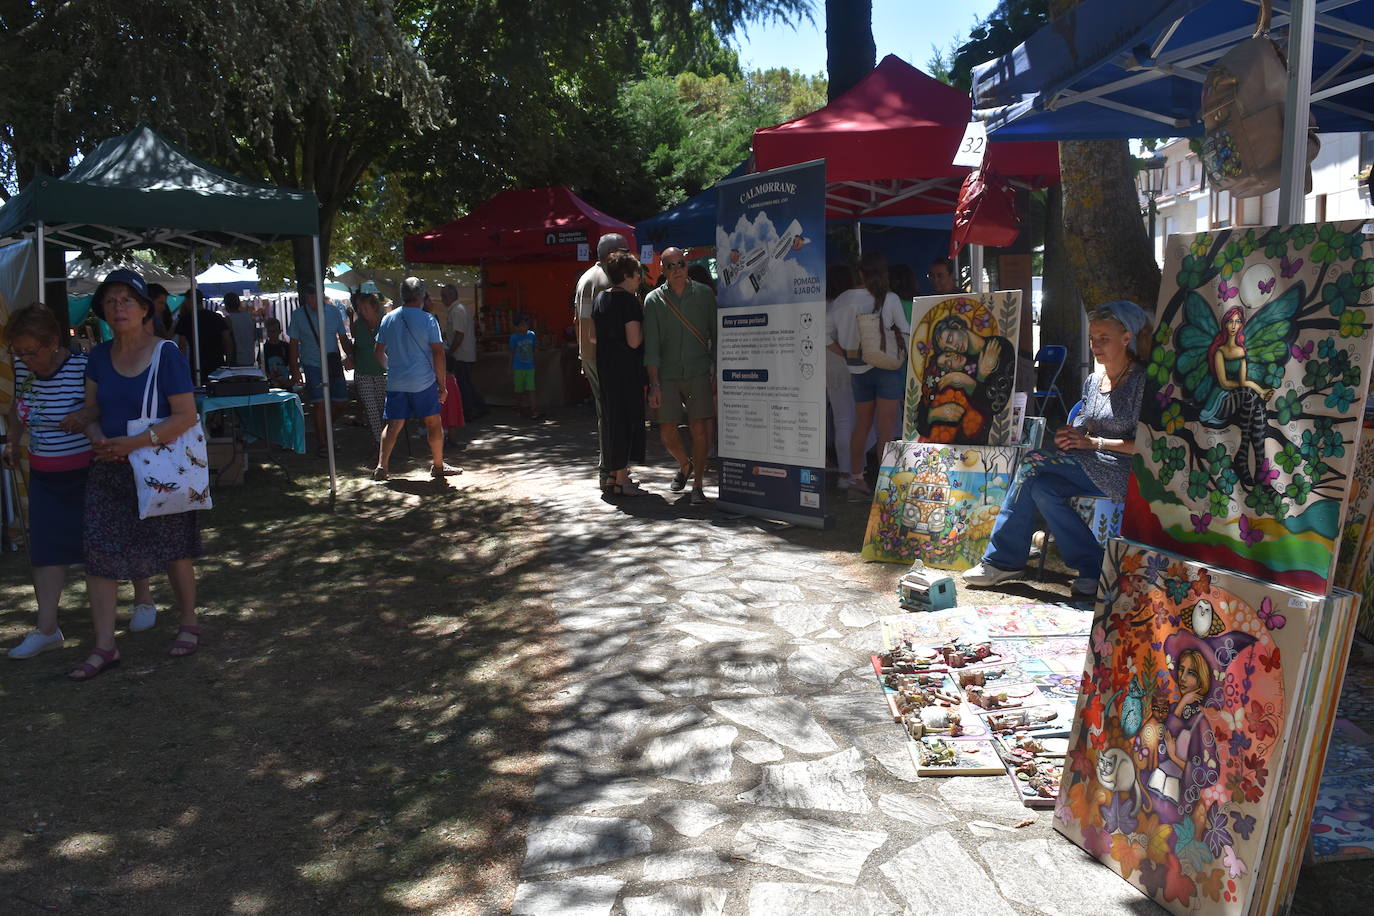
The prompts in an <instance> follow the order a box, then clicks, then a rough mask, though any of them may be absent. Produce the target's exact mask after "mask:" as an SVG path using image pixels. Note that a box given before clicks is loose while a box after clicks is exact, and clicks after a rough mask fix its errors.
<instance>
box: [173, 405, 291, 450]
mask: <svg viewBox="0 0 1374 916" xmlns="http://www.w3.org/2000/svg"><path fill="white" fill-rule="evenodd" d="M196 409H197V410H198V411H200V419H201V422H204V421H205V418H206V417H207V416H208V415H209V414H212V413H214V412H215V411H219V410H234V411H236V412H237V413H238V417H239V424H240V425H241V426H242V427H243V431H244V433H245V435H246V436H247V437H248V438H249V439H250V440H256V439H266V440H267V441H269V442H275V443H276V444H277V445H280V446H282V447H283V448H289V449H291V450H292V451H294V452H297V453H299V454H302V455H304V454H305V411H304V409H303V408H302V407H301V399H300V395H298V394H296V393H295V392H292V391H279V390H272V391H269V392H267V393H266V394H249V395H241V396H238V397H231V398H212V397H208V396H206V395H203V394H200V393H197V394H196Z"/></svg>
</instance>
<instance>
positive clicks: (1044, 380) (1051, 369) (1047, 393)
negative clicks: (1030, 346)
mask: <svg viewBox="0 0 1374 916" xmlns="http://www.w3.org/2000/svg"><path fill="white" fill-rule="evenodd" d="M1068 358H1069V350H1068V348H1067V347H1064V346H1060V345H1059V344H1045V345H1044V346H1042V347H1041V348H1040V350H1039V351H1038V352H1037V353H1036V354H1035V390H1034V391H1032V392H1031V396H1032V397H1033V398H1035V408H1036V409H1035V413H1037V414H1039V415H1040V416H1042V417H1045V418H1046V420H1047V423H1046V425H1047V426H1048V418H1049V414H1047V413H1046V412H1045V405H1046V404H1048V403H1049V401H1050V398H1054V400H1056V401H1058V402H1059V411H1060V413H1062V414H1065V415H1067V414H1068V412H1069V407H1068V405H1067V404H1065V403H1064V396H1063V395H1062V394H1060V392H1059V385H1058V383H1059V374H1060V373H1061V372H1063V371H1064V361H1065V360H1067V359H1068Z"/></svg>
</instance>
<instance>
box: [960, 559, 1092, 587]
mask: <svg viewBox="0 0 1374 916" xmlns="http://www.w3.org/2000/svg"><path fill="white" fill-rule="evenodd" d="M1025 574H1026V571H1025V570H1024V569H998V568H997V567H996V566H988V565H986V564H984V563H979V564H978V565H977V566H973V567H970V568H969V569H966V570H965V571H964V584H965V585H972V586H975V587H977V588H990V587H992V586H994V585H1001V584H1002V583H1003V582H1010V581H1011V580H1013V579H1020V578H1021V577H1023V576H1024V575H1025ZM1094 587H1095V586H1094Z"/></svg>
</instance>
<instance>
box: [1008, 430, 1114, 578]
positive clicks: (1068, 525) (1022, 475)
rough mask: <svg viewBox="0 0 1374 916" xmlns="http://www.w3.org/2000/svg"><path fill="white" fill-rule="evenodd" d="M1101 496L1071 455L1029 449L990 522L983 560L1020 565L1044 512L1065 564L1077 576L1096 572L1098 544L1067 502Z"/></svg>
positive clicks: (1098, 567) (1010, 566) (1011, 566)
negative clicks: (990, 531)
mask: <svg viewBox="0 0 1374 916" xmlns="http://www.w3.org/2000/svg"><path fill="white" fill-rule="evenodd" d="M1103 495H1105V494H1103V492H1102V491H1101V490H1099V489H1098V488H1097V485H1096V484H1094V483H1093V482H1092V479H1091V478H1089V477H1088V475H1087V474H1086V473H1085V472H1084V471H1083V466H1082V465H1080V464H1079V463H1078V462H1077V461H1075V460H1074V459H1073V458H1072V457H1070V456H1068V455H1066V454H1064V453H1063V452H1059V451H1056V450H1054V449H1044V450H1036V451H1033V452H1028V453H1027V454H1026V456H1025V457H1024V458H1022V459H1021V466H1020V468H1018V469H1017V471H1016V479H1015V480H1014V481H1012V485H1011V489H1010V490H1009V491H1008V492H1007V498H1006V500H1005V501H1004V502H1003V503H1002V511H1001V512H999V513H998V514H997V521H996V522H994V523H993V526H992V539H991V540H990V541H989V543H988V549H987V550H986V551H984V552H983V562H984V563H986V564H987V565H989V566H995V567H997V568H998V569H1021V568H1022V567H1024V566H1025V565H1026V561H1027V560H1028V559H1030V547H1031V536H1032V535H1033V534H1034V533H1035V528H1036V517H1037V515H1043V516H1044V517H1045V521H1046V522H1048V523H1049V527H1050V532H1051V533H1053V535H1054V539H1055V543H1056V544H1057V545H1058V547H1059V555H1060V556H1061V557H1063V558H1064V563H1065V564H1066V565H1067V566H1068V567H1069V568H1071V569H1076V570H1078V574H1079V575H1080V576H1093V577H1096V576H1097V575H1098V574H1099V573H1100V572H1101V571H1102V555H1103V548H1102V545H1101V544H1099V543H1098V542H1097V538H1096V537H1094V536H1093V533H1092V529H1091V528H1089V527H1088V525H1087V523H1086V522H1084V521H1083V519H1082V517H1081V516H1080V515H1079V514H1078V512H1077V511H1075V510H1074V508H1073V506H1071V505H1069V497H1071V496H1103ZM1037 510H1038V512H1037Z"/></svg>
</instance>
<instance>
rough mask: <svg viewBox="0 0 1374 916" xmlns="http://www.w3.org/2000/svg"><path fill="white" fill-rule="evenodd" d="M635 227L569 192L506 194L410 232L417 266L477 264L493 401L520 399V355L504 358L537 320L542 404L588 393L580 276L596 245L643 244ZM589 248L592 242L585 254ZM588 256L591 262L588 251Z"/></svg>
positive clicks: (481, 336) (482, 352) (481, 343)
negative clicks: (580, 369) (520, 319)
mask: <svg viewBox="0 0 1374 916" xmlns="http://www.w3.org/2000/svg"><path fill="white" fill-rule="evenodd" d="M634 231H635V227H634V226H631V225H630V224H629V223H623V222H621V221H620V220H618V219H615V218H614V217H611V216H607V215H606V214H605V213H602V212H601V211H600V210H598V209H596V208H595V207H593V206H591V205H590V204H588V203H587V202H586V201H585V200H583V199H582V198H580V197H578V196H577V195H576V194H574V193H573V192H571V191H569V190H568V189H567V188H562V187H554V188H529V189H526V190H518V191H502V192H501V193H499V194H497V195H496V196H495V197H493V198H491V199H490V200H488V201H487V202H486V203H484V204H482V205H481V206H480V207H478V208H477V209H475V210H473V211H472V212H471V213H469V214H468V215H467V216H464V217H463V218H461V219H456V220H454V221H453V222H451V223H445V224H444V225H442V226H439V227H437V228H435V229H431V230H430V231H428V232H422V233H419V234H417V235H408V236H406V237H405V259H406V262H407V263H412V264H414V263H423V264H476V265H480V266H481V268H482V281H481V285H480V286H479V287H478V316H477V340H478V349H479V356H478V365H477V367H475V368H474V370H473V371H474V377H475V379H476V381H477V386H478V388H480V389H481V390H482V391H483V393H484V394H486V396H487V399H488V400H489V401H491V402H492V403H498V404H499V403H510V402H511V401H512V400H513V393H512V392H510V391H509V390H508V389H510V386H511V383H510V359H509V356H508V355H505V354H504V348H505V346H506V342H507V340H508V339H509V336H510V332H511V330H512V326H513V325H514V323H515V319H516V316H517V315H519V314H526V315H529V316H532V319H533V320H532V325H533V329H534V330H535V332H536V333H537V334H538V335H539V341H540V344H539V346H540V351H539V353H538V354H537V355H536V359H537V361H538V362H537V365H536V371H537V373H538V374H539V379H540V380H539V382H538V383H537V390H538V392H539V398H540V403H541V404H543V405H545V406H548V405H550V404H555V403H562V402H564V401H567V402H568V403H571V402H572V401H575V400H577V399H578V398H579V397H581V396H582V395H581V391H582V388H583V385H582V383H581V380H580V379H579V378H578V377H577V365H578V363H577V353H576V348H575V347H571V345H570V344H569V343H568V341H569V340H575V338H574V337H572V336H571V335H570V334H569V333H568V329H569V328H570V327H571V326H572V324H573V311H572V294H573V289H574V287H576V285H577V279H578V277H580V276H581V275H582V272H583V271H584V270H586V269H587V268H588V267H590V266H591V263H592V261H594V260H595V259H596V243H597V242H598V241H600V240H601V237H602V236H603V235H606V234H608V233H611V232H619V233H620V234H621V235H623V236H625V238H626V239H628V240H629V243H630V249H631V250H632V251H633V250H635V236H634ZM579 246H585V249H584V250H583V251H579ZM580 255H581V256H582V257H585V260H583V259H581V258H580V257H579V256H580Z"/></svg>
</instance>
